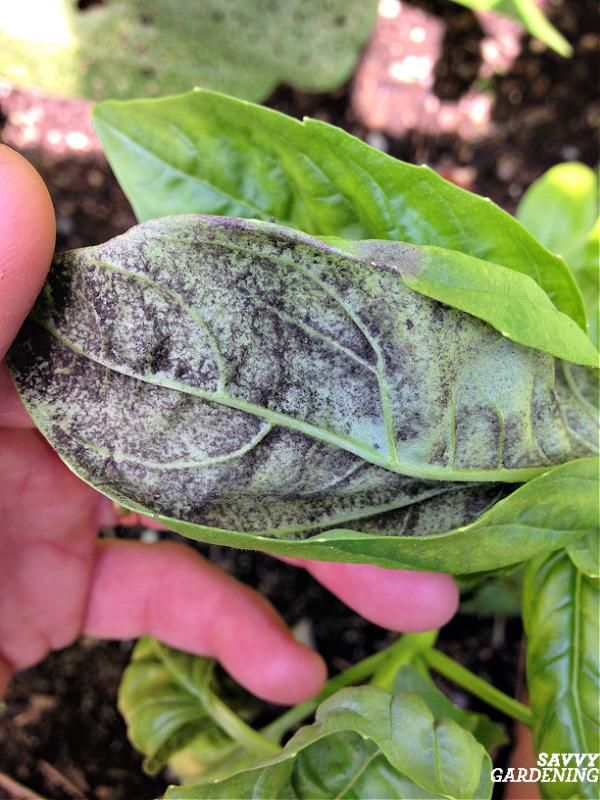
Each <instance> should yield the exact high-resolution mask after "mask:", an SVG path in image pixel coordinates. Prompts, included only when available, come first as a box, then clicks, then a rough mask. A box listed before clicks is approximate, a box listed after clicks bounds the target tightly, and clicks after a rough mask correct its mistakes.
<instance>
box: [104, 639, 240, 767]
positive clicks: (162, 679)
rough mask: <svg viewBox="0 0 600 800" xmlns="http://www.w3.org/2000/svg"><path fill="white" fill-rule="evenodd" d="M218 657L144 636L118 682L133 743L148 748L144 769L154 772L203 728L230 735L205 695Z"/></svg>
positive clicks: (221, 739) (216, 735)
mask: <svg viewBox="0 0 600 800" xmlns="http://www.w3.org/2000/svg"><path fill="white" fill-rule="evenodd" d="M214 667H215V662H214V661H213V660H212V659H209V658H198V657H195V656H192V655H188V654H186V653H179V652H177V651H175V650H171V649H170V648H167V647H165V646H164V645H161V644H160V643H159V642H157V641H156V640H155V639H150V638H146V639H140V641H139V642H138V643H137V645H136V647H135V649H134V651H133V654H132V657H131V662H130V664H129V666H128V667H127V669H126V670H125V672H124V674H123V679H122V681H121V686H120V688H119V709H120V711H121V713H122V714H123V716H124V717H125V720H126V722H127V729H128V735H129V738H130V739H131V741H132V743H133V744H134V745H135V747H137V749H138V750H141V751H142V752H143V753H144V754H145V760H144V769H145V770H146V771H147V772H149V773H151V774H155V773H157V772H160V770H161V769H162V768H163V767H164V766H165V765H166V763H167V762H168V760H169V758H170V757H171V756H172V755H173V754H174V753H175V752H177V751H179V750H181V749H183V748H184V747H186V745H187V744H189V742H190V741H192V740H193V739H194V737H195V736H196V735H197V734H198V733H199V732H202V733H205V734H206V735H207V736H209V737H214V740H215V743H216V742H217V741H218V742H219V743H223V742H227V741H229V740H228V737H226V736H225V734H223V733H222V732H221V730H220V729H219V728H217V726H216V725H215V724H214V723H213V722H212V720H211V718H210V716H209V715H208V713H207V711H206V708H205V705H204V703H203V702H202V698H203V695H205V694H206V692H207V691H208V689H209V687H210V684H211V682H212V680H213V672H214Z"/></svg>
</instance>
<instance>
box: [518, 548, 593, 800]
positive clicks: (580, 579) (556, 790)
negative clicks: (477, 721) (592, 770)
mask: <svg viewBox="0 0 600 800" xmlns="http://www.w3.org/2000/svg"><path fill="white" fill-rule="evenodd" d="M596 535H597V532H596ZM599 610H600V591H599V583H598V581H597V580H595V579H593V578H590V577H589V576H587V575H585V574H584V573H583V572H580V571H579V570H578V569H577V567H576V566H575V565H574V564H573V562H572V561H571V559H570V558H569V556H568V555H567V553H566V552H565V551H560V552H558V553H553V554H552V555H550V556H548V557H545V558H539V559H536V560H534V561H533V562H531V564H530V565H529V567H528V570H527V574H526V578H525V590H524V596H523V622H524V624H525V632H526V635H527V684H528V689H529V700H530V703H531V710H532V712H533V735H534V741H535V745H536V749H537V752H538V753H540V752H545V753H598V752H600V714H599V711H600V704H599V703H598V698H599V697H600V675H599V672H598V648H599V641H598V631H599V627H600V625H599V622H600V620H599ZM573 766H574V765H573ZM539 786H540V790H541V791H542V794H543V796H544V797H548V798H571V797H575V796H576V797H589V798H596V797H597V796H598V784H597V783H592V782H591V781H582V780H580V781H579V782H561V781H556V782H554V783H547V782H543V783H540V784H539Z"/></svg>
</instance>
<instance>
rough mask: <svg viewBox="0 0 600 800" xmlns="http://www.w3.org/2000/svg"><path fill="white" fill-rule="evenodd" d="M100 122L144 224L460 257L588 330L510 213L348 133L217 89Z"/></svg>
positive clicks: (577, 305)
mask: <svg viewBox="0 0 600 800" xmlns="http://www.w3.org/2000/svg"><path fill="white" fill-rule="evenodd" d="M94 123H95V126H96V130H97V132H98V135H99V136H100V138H101V140H102V144H103V146H104V149H105V151H106V154H107V156H108V158H109V160H110V162H111V165H112V167H113V169H114V170H115V173H116V175H117V177H118V179H119V183H120V184H121V186H122V187H123V189H124V191H125V193H126V195H127V196H128V198H129V200H130V201H131V203H132V205H133V208H134V210H135V212H136V214H137V216H138V219H140V220H147V219H150V218H152V217H159V216H164V215H168V214H182V213H185V214H188V213H202V214H223V215H226V216H233V217H250V218H255V219H262V220H273V219H274V220H277V221H279V222H281V223H283V224H285V225H291V226H292V227H295V228H299V229H300V230H303V231H305V232H307V233H311V234H314V235H316V236H340V237H344V238H350V239H367V238H376V239H394V240H397V241H403V242H409V243H412V244H418V245H431V246H437V247H443V248H446V249H449V250H457V251H459V252H462V253H465V254H467V255H471V256H475V257H477V258H480V259H483V260H485V261H490V262H492V263H496V264H501V265H502V266H504V267H507V268H509V269H512V270H516V271H517V272H523V273H525V274H527V275H529V276H530V277H532V278H533V279H534V280H536V281H537V282H538V283H539V285H540V286H541V287H542V289H544V291H545V292H546V293H547V294H548V296H549V297H550V299H551V301H552V302H553V303H554V305H555V306H556V308H558V309H559V311H562V312H563V313H565V314H567V316H570V317H571V318H572V319H574V320H575V322H577V324H578V325H579V326H580V327H581V328H583V329H584V330H585V329H586V321H585V310H584V308H583V304H582V300H581V296H580V294H579V291H578V289H577V286H576V284H575V282H574V280H573V277H572V275H571V273H570V272H569V270H568V268H567V267H566V266H565V264H564V263H563V262H562V261H561V260H560V259H559V258H557V257H556V256H554V255H552V254H551V253H549V252H548V251H547V250H545V249H544V248H543V247H542V246H541V245H540V244H539V243H538V242H537V241H536V240H535V239H533V237H531V235H530V234H529V233H527V231H525V230H524V229H523V227H522V226H521V225H520V224H519V223H518V222H516V221H515V220H514V219H513V218H512V217H511V216H509V215H508V214H506V213H505V212H504V211H502V210H500V209H499V208H498V207H497V206H495V205H493V204H492V203H491V202H490V201H489V200H488V199H484V198H481V197H477V196H476V195H473V194H470V193H469V192H465V191H464V190H462V189H459V188H458V187H456V186H454V185H453V184H451V183H449V182H448V181H445V180H444V179H442V178H441V177H440V176H438V175H436V174H435V173H434V172H433V171H432V170H430V169H428V168H427V167H425V166H421V167H416V166H411V165H410V164H406V163H404V162H402V161H397V160H396V159H393V158H391V157H389V156H387V155H385V154H383V153H381V152H379V151H377V150H375V149H373V148H371V147H369V146H368V145H366V144H365V143H364V142H361V141H359V140H358V139H355V138H354V137H353V136H350V135H349V134H347V133H345V132H344V131H341V130H339V129H338V128H334V127H332V126H330V125H327V124H326V123H323V122H319V121H316V120H311V119H307V120H305V121H304V122H303V123H301V122H298V121H296V120H293V119H290V118H289V117H286V116H284V115H283V114H279V113H277V112H275V111H272V110H270V109H266V108H261V107H260V106H254V105H251V104H249V103H242V102H240V101H237V100H234V99H232V98H229V97H225V96H223V95H219V94H216V93H212V92H207V91H195V92H192V93H189V94H186V95H181V96H179V97H170V98H163V99H159V100H142V101H132V102H104V103H101V104H100V105H98V106H97V107H96V109H95V110H94Z"/></svg>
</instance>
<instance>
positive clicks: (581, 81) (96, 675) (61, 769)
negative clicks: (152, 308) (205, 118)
mask: <svg viewBox="0 0 600 800" xmlns="http://www.w3.org/2000/svg"><path fill="white" fill-rule="evenodd" d="M410 5H414V6H415V7H418V8H419V9H425V10H426V11H427V12H430V13H434V14H436V15H438V16H439V17H440V18H441V19H442V21H443V23H444V25H445V26H446V28H445V30H446V33H445V36H444V50H443V53H442V56H441V58H440V60H439V61H438V64H437V66H436V75H435V84H434V87H433V91H434V92H435V93H436V94H437V95H438V96H439V97H440V98H443V99H448V98H457V97H459V96H461V95H462V94H464V93H466V92H468V91H469V90H470V88H471V86H472V85H473V83H474V81H476V80H477V77H476V76H477V75H478V70H479V55H478V53H479V45H480V42H481V39H482V35H483V34H482V29H481V26H480V24H479V23H478V22H477V21H476V20H475V18H474V17H473V15H472V14H471V12H468V11H466V10H464V9H458V7H455V6H452V5H450V4H448V3H446V2H441V0H440V1H439V2H437V1H435V0H419V2H417V1H416V0H415V2H414V3H411V4H410ZM549 15H550V17H551V19H552V20H553V22H554V23H555V24H556V25H557V26H558V27H559V28H560V30H561V31H562V32H563V33H564V34H565V35H566V36H567V38H568V39H569V40H570V42H571V43H572V44H573V46H574V56H573V58H572V59H571V60H569V61H565V60H564V59H561V58H560V57H559V56H557V55H555V54H554V53H552V52H550V51H548V50H546V49H545V48H543V47H541V46H540V44H539V43H538V42H535V41H532V40H530V39H529V38H528V37H523V42H522V47H521V52H520V54H519V55H518V56H517V57H516V59H515V60H514V62H513V63H512V66H511V67H510V69H509V70H508V72H506V73H505V74H503V75H497V76H495V77H491V78H490V79H489V82H488V87H487V88H488V90H489V91H491V92H492V94H493V105H492V122H493V126H492V127H491V129H490V131H489V132H488V133H487V134H486V135H485V136H483V137H482V138H479V139H474V140H473V139H468V140H467V139H465V138H463V137H461V136H458V135H457V134H456V133H451V132H450V133H444V134H441V135H431V134H430V133H424V132H422V131H420V130H418V129H416V128H413V129H411V130H408V131H407V132H406V133H405V134H404V135H402V136H392V135H390V134H388V133H386V132H385V131H383V130H381V129H377V130H373V129H368V128H367V127H366V126H365V124H364V123H363V122H361V121H360V119H359V118H358V116H357V114H356V112H355V111H354V110H353V106H352V103H351V96H352V85H351V84H348V85H347V86H344V87H342V88H341V89H339V90H338V91H336V92H334V93H332V94H327V95H312V96H309V95H304V94H302V93H299V92H297V91H295V90H293V89H290V88H288V87H281V88H279V89H278V90H277V91H276V92H275V94H274V95H273V96H272V97H271V98H270V100H269V102H268V105H270V106H271V107H273V108H276V109H278V110H280V111H283V112H285V113H288V114H291V115H293V116H296V117H302V116H305V115H308V116H313V117H318V118H320V119H324V120H327V121H329V122H332V123H334V124H336V125H339V126H341V127H343V128H345V129H346V130H349V131H350V132H351V133H354V134H355V135H358V136H359V137H361V138H364V139H366V140H367V141H369V142H370V143H371V144H373V145H375V146H378V147H380V148H381V149H384V150H386V151H387V152H389V153H390V154H391V155H393V156H396V157H399V158H402V159H404V160H406V161H410V162H413V163H421V162H425V163H428V164H430V165H431V166H433V167H434V168H436V169H438V170H439V171H440V172H442V173H443V174H444V175H445V176H446V177H448V178H450V179H451V180H454V181H455V182H456V183H458V184H460V185H463V186H465V187H466V188H469V189H471V190H473V191H476V192H479V193H481V194H484V195H488V196H490V197H491V198H492V199H493V200H495V201H496V202H497V203H498V204H499V205H501V206H502V207H504V208H505V209H507V210H508V211H511V212H512V211H514V209H515V207H516V204H517V202H518V200H519V198H520V196H521V195H522V193H523V191H524V189H525V188H526V187H527V186H528V185H529V184H530V183H531V182H532V181H533V180H534V179H535V178H537V177H539V176H540V175H541V174H542V173H543V172H544V171H545V170H546V169H547V168H549V167H550V166H552V165H553V164H555V163H558V162H560V161H563V160H574V159H576V160H580V161H583V162H584V163H586V164H589V165H590V166H596V164H597V162H598V155H599V153H598V139H597V129H598V123H599V120H600V111H599V106H598V80H597V76H598V73H599V70H598V67H599V63H598V60H599V46H598V45H599V41H600V36H599V35H598V17H597V8H596V3H595V1H594V0H580V1H579V2H578V3H568V2H559V1H557V0H555V2H552V3H550V4H549ZM88 110H89V109H88V106H87V105H86V104H85V103H81V102H78V101H75V102H74V101H64V100H58V99H55V98H49V97H46V96H43V95H41V94H39V93H37V92H34V91H28V90H24V89H18V88H16V87H12V86H7V85H3V84H0V140H3V141H4V142H6V143H7V144H10V145H12V146H14V147H17V149H20V150H21V151H22V152H23V153H24V154H25V155H26V156H27V157H28V158H29V159H30V160H31V161H32V163H33V164H34V165H35V166H36V167H37V168H38V170H39V171H40V172H41V174H42V176H43V177H44V179H45V180H46V182H47V183H48V186H49V189H50V192H51V195H52V198H53V201H54V204H55V208H56V211H57V218H58V247H59V249H66V248H71V247H79V246H83V245H88V244H95V243H98V242H101V241H104V240H106V239H107V238H110V237H111V236H114V235H116V234H117V233H120V232H122V231H124V230H126V229H127V228H128V227H130V226H131V225H132V224H133V223H134V217H133V214H132V212H131V209H130V208H129V205H128V203H127V201H126V199H125V197H124V196H123V194H122V192H121V190H120V189H119V187H118V185H117V184H116V181H115V179H114V177H113V175H112V173H111V170H110V168H109V167H108V165H107V163H106V161H105V159H104V157H103V156H102V153H101V151H100V149H99V146H98V143H97V141H95V139H94V136H93V132H92V130H91V127H90V125H89V119H88ZM73 132H75V133H76V134H77V135H75V136H73ZM127 535H131V532H129V533H128V534H127ZM193 546H197V547H198V549H200V550H201V551H202V552H204V553H205V554H206V555H208V556H209V557H210V558H211V560H213V561H214V562H216V563H217V564H219V565H221V566H222V567H223V568H224V569H226V570H227V571H229V572H231V573H232V574H234V575H236V576H237V577H239V578H240V579H241V580H243V581H245V582H246V583H248V584H250V585H252V586H254V587H256V588H257V589H258V590H259V591H261V592H262V593H263V594H265V595H266V596H267V597H269V598H270V599H271V600H272V602H273V603H274V604H275V605H276V607H277V608H278V609H279V611H280V612H281V613H282V614H283V616H284V618H285V619H286V621H287V622H288V623H289V624H291V625H298V624H299V623H301V626H302V627H303V629H304V630H305V632H306V630H308V631H309V633H310V635H311V636H312V638H313V641H314V644H315V646H316V647H317V648H318V649H319V650H320V652H321V653H322V654H323V655H324V657H325V658H326V660H327V662H328V664H329V666H330V670H331V672H336V671H338V670H340V669H344V668H345V667H347V666H349V665H350V664H352V663H354V662H355V661H357V660H359V659H361V658H363V657H365V656H367V655H369V654H370V653H371V652H373V651H374V650H378V649H380V648H381V647H384V646H385V645H386V644H388V643H389V642H390V641H391V640H392V638H393V637H392V635H391V634H389V633H388V632H386V631H384V630H382V629H380V628H378V627H376V626H374V625H371V624H369V623H367V622H366V621H364V620H363V619H361V618H359V617H357V616H356V615H355V614H354V613H352V612H351V611H349V610H348V609H347V608H345V607H344V606H343V605H342V604H341V603H339V602H338V601H337V600H335V598H333V597H332V596H331V595H330V594H329V593H328V592H327V591H326V590H324V589H322V588H321V587H319V586H318V585H317V584H316V583H315V582H314V581H313V580H312V579H311V578H309V577H308V576H307V575H306V574H305V573H304V572H303V571H302V570H298V569H295V568H293V567H290V566H287V565H284V564H281V563H280V562H275V561H273V560H272V559H270V558H268V557H267V556H263V555H260V554H251V553H245V552H237V551H234V550H229V549H226V548H218V547H214V546H210V547H209V546H202V545H193ZM521 637H522V631H521V627H520V622H519V621H518V620H517V619H508V620H505V619H503V618H499V617H496V618H493V617H481V618H478V617H474V616H471V615H466V614H460V615H458V616H457V617H456V618H455V619H454V620H453V621H452V622H451V623H450V624H449V625H448V626H446V627H445V628H444V629H443V631H442V634H441V638H440V645H441V647H442V649H443V650H444V651H445V652H447V653H448V654H449V655H451V656H453V657H455V658H457V659H458V660H459V661H460V662H461V663H463V664H465V665H466V666H468V667H470V668H472V669H473V670H475V671H476V672H477V673H478V674H480V675H481V676H482V677H484V678H487V679H489V680H491V681H492V682H493V683H494V684H495V685H496V686H498V688H500V689H502V690H504V691H506V692H508V693H509V694H515V693H518V692H520V690H521V686H520V685H518V684H519V683H520V682H519V679H518V676H519V675H520V674H521V672H522V670H521V664H520V653H521V649H522V646H521ZM131 647H132V643H131V642H108V643H107V642H98V641H93V640H90V639H84V640H82V641H80V642H79V643H77V644H75V645H73V646H72V647H70V648H68V649H66V650H63V651H62V652H59V653H55V654H53V655H52V656H50V657H49V658H48V659H47V660H46V661H45V662H44V663H43V664H41V665H39V666H38V667H36V668H34V669H31V670H29V671H27V672H24V673H21V674H19V675H18V676H17V677H16V678H15V679H14V681H13V683H12V686H11V688H10V691H9V694H8V696H7V698H6V708H5V711H4V712H3V715H2V717H1V718H0V798H5V797H13V796H14V797H16V796H26V795H25V794H21V795H19V794H15V791H13V792H12V793H11V792H10V791H8V790H7V789H2V786H3V783H2V781H3V779H5V778H6V776H10V778H11V779H12V780H14V781H18V782H19V783H21V784H23V785H24V786H25V787H27V788H28V789H30V790H31V791H33V792H37V793H38V794H39V795H42V796H43V797H48V798H52V799H53V800H61V799H62V798H81V797H85V798H98V800H121V798H122V799H123V800H144V799H145V798H151V797H156V796H159V795H160V794H161V792H162V791H163V790H164V787H165V786H166V782H167V779H168V776H165V775H162V776H159V777H158V778H157V779H151V778H149V777H147V776H145V775H144V774H143V772H142V770H141V758H140V756H139V755H138V754H137V753H136V752H135V751H134V750H133V749H132V747H131V746H130V744H129V743H128V741H127V738H126V734H125V727H124V724H123V721H122V719H121V717H120V715H119V713H118V711H117V710H116V693H117V687H118V684H119V680H120V676H121V673H122V670H123V668H124V666H125V665H126V664H127V661H128V658H129V653H130V650H131ZM441 685H443V687H444V689H445V690H447V691H448V692H449V694H450V695H451V697H452V698H453V699H454V700H455V701H456V702H459V703H460V704H462V705H469V706H470V707H471V708H474V709H476V710H485V711H487V712H488V713H490V714H491V716H493V717H495V718H496V719H501V717H500V716H499V715H497V714H495V713H494V712H493V711H492V712H490V709H489V708H486V707H484V706H483V704H480V703H478V702H477V701H475V700H473V698H469V697H467V696H465V695H463V694H462V693H461V692H458V691H457V690H456V688H455V687H452V686H450V685H448V684H443V683H442V684H441ZM504 722H507V720H504ZM508 727H509V729H510V723H508ZM506 758H507V750H506V749H504V751H503V752H501V753H500V754H499V755H498V761H497V763H498V764H499V765H502V762H503V761H505V760H506Z"/></svg>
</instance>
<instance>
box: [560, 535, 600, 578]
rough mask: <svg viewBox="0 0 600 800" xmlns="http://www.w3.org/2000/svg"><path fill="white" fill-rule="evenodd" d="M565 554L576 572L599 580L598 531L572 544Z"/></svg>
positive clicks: (599, 538) (599, 540) (599, 553)
mask: <svg viewBox="0 0 600 800" xmlns="http://www.w3.org/2000/svg"><path fill="white" fill-rule="evenodd" d="M567 553H568V554H569V557H570V559H571V561H572V562H573V564H575V566H576V567H577V569H578V570H580V571H581V572H584V573H585V574H586V575H588V576H589V577H590V578H600V534H599V531H597V530H596V531H593V532H591V533H588V535H587V536H582V537H581V538H580V539H577V540H576V541H574V542H572V543H571V544H570V545H569V546H568V547H567Z"/></svg>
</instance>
